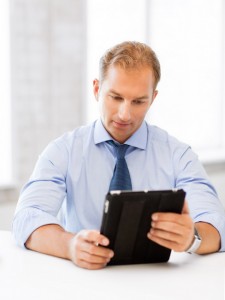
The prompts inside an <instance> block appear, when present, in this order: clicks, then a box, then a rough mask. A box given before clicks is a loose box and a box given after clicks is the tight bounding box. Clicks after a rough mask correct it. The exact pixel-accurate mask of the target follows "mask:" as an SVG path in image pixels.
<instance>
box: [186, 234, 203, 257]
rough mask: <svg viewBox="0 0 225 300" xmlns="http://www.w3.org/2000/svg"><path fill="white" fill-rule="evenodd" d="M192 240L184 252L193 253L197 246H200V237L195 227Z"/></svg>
mask: <svg viewBox="0 0 225 300" xmlns="http://www.w3.org/2000/svg"><path fill="white" fill-rule="evenodd" d="M194 230H195V231H194V241H193V243H192V244H191V246H190V247H189V248H188V249H187V250H186V252H188V253H195V252H196V251H197V250H198V248H199V247H200V245H201V242H202V239H201V237H200V235H199V233H198V231H197V229H196V228H194Z"/></svg>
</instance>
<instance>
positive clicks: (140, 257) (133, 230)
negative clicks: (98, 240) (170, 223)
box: [101, 190, 185, 265]
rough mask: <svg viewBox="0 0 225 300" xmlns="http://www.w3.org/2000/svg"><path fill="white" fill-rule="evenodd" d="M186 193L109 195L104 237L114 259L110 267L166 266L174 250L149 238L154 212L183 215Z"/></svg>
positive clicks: (174, 191)
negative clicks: (145, 264) (106, 238)
mask: <svg viewBox="0 0 225 300" xmlns="http://www.w3.org/2000/svg"><path fill="white" fill-rule="evenodd" d="M184 198H185V192H184V191H183V190H164V191H146V192H143V191H138V192H135V191H120V192H118V191H117V192H110V193H108V194H107V195H106V199H105V205H104V213H103V219H102V225H101V233H102V234H103V235H105V236H106V237H108V238H109V240H110V244H109V246H108V247H109V248H110V249H112V250H113V251H114V257H113V258H112V259H111V261H110V262H109V263H108V264H109V265H120V264H139V263H158V262H167V261H168V260H169V257H170V253H171V250H170V249H168V248H165V247H162V246H160V245H158V244H156V243H155V242H153V241H151V240H149V239H148V238H147V233H148V232H149V230H150V227H151V215H152V213H154V212H175V213H181V211H182V207H183V203H184Z"/></svg>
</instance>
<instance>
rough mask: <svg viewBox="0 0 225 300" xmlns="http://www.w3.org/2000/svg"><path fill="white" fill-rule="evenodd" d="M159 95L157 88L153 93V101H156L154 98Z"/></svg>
mask: <svg viewBox="0 0 225 300" xmlns="http://www.w3.org/2000/svg"><path fill="white" fill-rule="evenodd" d="M157 95H158V91H157V90H155V91H154V93H153V95H152V103H153V102H154V100H155V98H156V96H157ZM152 103H151V104H152Z"/></svg>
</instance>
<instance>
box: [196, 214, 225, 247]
mask: <svg viewBox="0 0 225 300" xmlns="http://www.w3.org/2000/svg"><path fill="white" fill-rule="evenodd" d="M194 222H195V223H197V222H204V223H209V224H211V225H212V226H213V227H215V228H216V229H217V230H218V232H219V234H220V241H221V247H220V250H219V252H224V251H225V222H224V216H223V215H222V216H221V217H219V216H218V213H216V214H203V215H199V216H198V217H196V218H194Z"/></svg>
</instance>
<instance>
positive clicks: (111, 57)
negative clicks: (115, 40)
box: [99, 41, 161, 88]
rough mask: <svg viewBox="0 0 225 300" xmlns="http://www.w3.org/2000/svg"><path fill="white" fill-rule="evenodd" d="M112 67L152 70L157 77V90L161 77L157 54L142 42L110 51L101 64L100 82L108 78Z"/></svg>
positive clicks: (126, 44)
mask: <svg viewBox="0 0 225 300" xmlns="http://www.w3.org/2000/svg"><path fill="white" fill-rule="evenodd" d="M112 65H115V66H120V67H121V68H123V69H124V70H132V69H139V68H142V67H149V68H151V69H152V70H153V74H154V77H155V88H156V86H157V84H158V82H159V80H160V77H161V70H160V63H159V60H158V58H157V56H156V54H155V52H154V51H153V50H152V49H151V48H150V47H149V46H148V45H146V44H144V43H140V42H135V41H126V42H123V43H120V44H117V45H115V46H114V47H112V48H110V49H108V50H107V51H106V52H105V54H104V55H103V56H102V57H101V59H100V62H99V76H100V78H99V79H100V81H103V80H104V79H105V78H106V75H107V71H108V69H109V67H110V66H112Z"/></svg>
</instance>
